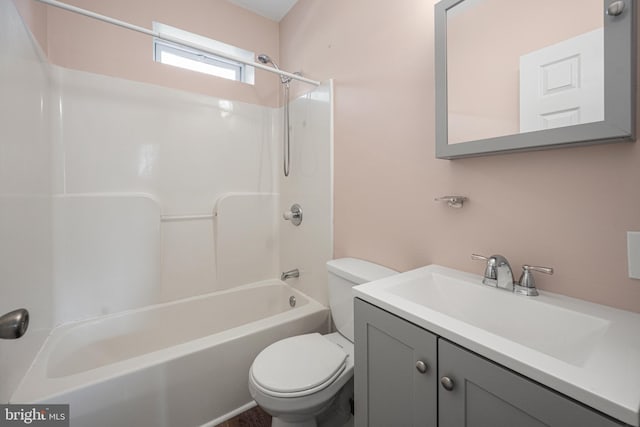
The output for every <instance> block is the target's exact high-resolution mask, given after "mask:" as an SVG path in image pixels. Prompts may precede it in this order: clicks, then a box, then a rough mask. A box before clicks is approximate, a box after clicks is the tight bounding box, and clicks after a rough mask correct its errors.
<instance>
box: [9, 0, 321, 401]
mask: <svg viewBox="0 0 640 427" xmlns="http://www.w3.org/2000/svg"><path fill="white" fill-rule="evenodd" d="M0 8H1V10H0V20H1V21H2V22H0V28H1V30H0V31H1V32H0V36H1V38H0V63H1V64H2V65H3V67H2V68H0V82H1V83H0V84H1V85H2V89H3V93H6V94H9V96H3V97H2V98H1V99H0V108H2V110H3V111H4V112H5V114H3V115H2V116H1V117H0V124H1V126H0V132H2V137H1V138H0V144H1V145H0V149H2V150H3V153H6V155H3V156H2V160H1V161H2V169H0V173H2V174H3V177H4V178H7V179H3V182H2V184H1V185H2V187H1V188H0V189H1V190H2V192H1V194H0V203H1V208H2V214H3V216H2V220H1V221H0V251H1V253H2V255H3V257H2V258H3V259H2V261H1V262H2V267H3V268H2V269H1V271H2V273H1V274H2V276H3V277H2V282H0V283H2V284H1V285H0V287H1V289H2V295H3V298H2V301H0V310H4V311H9V310H11V309H14V308H17V307H18V306H21V307H26V308H27V309H29V310H30V311H31V316H32V324H31V328H30V330H29V331H28V332H27V334H26V335H25V337H23V338H22V339H20V340H17V341H13V342H0V351H1V352H2V354H3V357H4V356H5V355H6V357H7V359H6V360H7V363H4V364H3V368H2V369H0V384H1V386H0V399H1V400H2V401H8V400H9V399H10V397H11V394H12V393H13V391H14V390H15V389H16V387H17V386H18V384H19V383H20V381H21V379H22V377H23V376H24V374H25V373H26V371H27V369H28V368H29V365H30V363H31V362H32V361H33V359H34V357H35V355H36V353H37V352H38V350H39V348H40V347H41V346H42V344H43V342H44V341H45V339H46V337H47V336H48V335H49V334H50V332H51V331H52V330H53V329H54V328H55V327H56V326H58V325H62V324H69V323H70V322H76V321H81V320H83V319H89V318H99V317H101V316H105V315H112V314H114V313H120V312H125V311H128V310H137V309H142V308H145V307H149V306H151V305H155V304H160V303H167V302H172V301H176V300H180V299H183V298H190V297H195V296H200V295H204V294H209V293H213V292H219V291H224V290H226V289H229V288H234V287H237V286H242V285H246V284H248V283H252V282H257V281H260V280H267V279H274V278H277V277H279V274H280V272H281V271H283V270H289V269H291V268H299V269H300V271H301V277H300V278H299V279H294V280H291V281H290V284H292V285H293V286H295V287H296V288H298V289H299V290H301V291H302V292H304V293H305V294H306V295H308V296H310V297H312V298H313V299H315V300H317V301H318V302H319V303H321V304H323V305H326V303H327V296H326V289H325V288H326V272H325V268H324V263H325V262H326V260H328V259H330V258H331V256H332V238H331V236H332V214H331V212H332V208H331V204H332V178H331V168H332V137H331V131H332V108H331V105H332V104H331V98H332V97H331V91H332V89H331V84H330V82H328V83H325V84H323V85H321V86H320V87H319V88H317V89H315V90H312V91H311V92H308V93H307V94H305V95H303V96H301V97H299V98H298V99H296V100H294V101H292V103H291V126H292V128H291V137H292V155H291V158H292V167H291V176H290V177H289V178H287V179H284V178H283V177H282V176H281V170H282V164H281V159H282V152H281V150H282V131H281V123H282V116H281V115H282V109H281V108H280V109H279V108H273V107H269V106H260V105H255V104H249V103H245V102H238V101H234V100H228V99H222V98H215V97H211V96H207V95H200V94H194V93H187V92H182V91H179V90H175V89H168V88H164V87H160V86H154V85H150V84H145V83H139V82H134V81H130V80H124V79H118V78H114V77H108V76H104V75H98V74H92V73H87V72H82V71H75V70H70V69H66V68H62V67H58V66H53V65H49V64H48V63H47V61H46V60H45V59H43V58H44V55H42V53H41V52H39V50H38V47H37V44H36V43H34V41H33V39H32V38H31V36H30V34H29V33H28V31H27V30H26V29H25V27H24V25H23V23H22V21H21V20H20V17H19V15H18V14H17V12H16V10H15V8H14V7H13V4H12V2H10V1H8V0H0ZM273 84H274V87H275V85H276V84H277V82H276V81H275V80H274V82H273ZM293 202H297V203H300V204H301V205H302V206H303V207H304V208H305V214H308V215H307V216H305V222H304V224H303V226H302V227H297V228H296V227H293V226H291V224H290V223H289V222H286V221H283V220H282V219H281V215H282V212H284V211H285V210H286V209H288V207H289V206H290V205H291V204H292V203H293ZM310 242H313V245H310ZM293 245H295V246H293ZM290 246H293V247H290ZM301 248H304V250H301ZM16 283H17V284H19V285H20V286H18V287H14V286H12V284H16ZM5 295H6V296H7V297H5ZM34 296H37V297H34ZM228 309H229V310H232V311H234V312H237V311H238V310H240V311H242V308H241V307H228ZM239 381H243V379H239Z"/></svg>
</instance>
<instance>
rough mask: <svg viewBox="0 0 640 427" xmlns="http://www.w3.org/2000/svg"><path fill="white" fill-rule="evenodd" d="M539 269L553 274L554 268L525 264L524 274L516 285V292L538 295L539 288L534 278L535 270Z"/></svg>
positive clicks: (541, 271) (532, 295)
mask: <svg viewBox="0 0 640 427" xmlns="http://www.w3.org/2000/svg"><path fill="white" fill-rule="evenodd" d="M534 271H537V272H540V273H544V274H553V268H551V267H539V266H535V265H523V266H522V275H521V276H520V280H518V284H517V285H516V286H515V289H514V292H515V293H517V294H520V295H527V296H531V297H534V296H537V295H539V294H538V290H537V289H536V281H535V279H534V278H533V272H534Z"/></svg>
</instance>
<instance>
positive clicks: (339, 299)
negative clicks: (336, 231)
mask: <svg viewBox="0 0 640 427" xmlns="http://www.w3.org/2000/svg"><path fill="white" fill-rule="evenodd" d="M327 270H328V281H329V283H328V285H329V307H330V309H331V315H332V317H333V322H334V324H335V326H336V329H337V330H338V332H334V333H331V334H327V335H320V334H318V333H313V334H305V335H298V336H294V337H290V338H285V339H283V340H280V341H278V342H275V343H273V344H271V345H270V346H268V347H267V348H265V349H264V350H262V352H260V354H258V356H257V357H256V358H255V360H254V361H253V364H252V365H251V369H250V370H249V392H250V393H251V397H253V399H254V400H255V401H256V403H258V405H259V406H260V407H262V409H264V410H265V411H266V412H268V413H269V414H270V415H271V416H272V417H273V419H272V423H271V425H272V427H315V426H317V425H318V421H317V418H318V417H319V416H320V415H321V414H323V412H325V410H326V409H328V408H329V406H330V405H331V404H332V403H333V402H334V400H336V397H337V396H338V395H339V394H340V393H341V392H342V394H344V393H350V394H349V396H352V395H353V381H351V379H352V378H353V362H354V357H353V294H352V291H351V288H352V287H353V286H356V285H360V284H362V283H366V282H370V281H372V280H377V279H382V278H384V277H388V276H391V275H393V274H397V272H396V271H394V270H391V269H389V268H386V267H382V266H380V265H377V264H373V263H370V262H368V261H363V260H359V259H355V258H341V259H335V260H331V261H329V262H327ZM345 386H346V387H345ZM347 387H349V388H350V390H347ZM343 388H344V390H343Z"/></svg>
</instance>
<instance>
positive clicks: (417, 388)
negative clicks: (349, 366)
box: [354, 265, 640, 427]
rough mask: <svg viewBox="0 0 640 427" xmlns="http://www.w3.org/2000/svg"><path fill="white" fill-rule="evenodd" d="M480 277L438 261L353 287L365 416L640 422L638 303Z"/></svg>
mask: <svg viewBox="0 0 640 427" xmlns="http://www.w3.org/2000/svg"><path fill="white" fill-rule="evenodd" d="M481 280H482V278H481V276H475V275H471V274H467V273H462V272H459V271H456V270H452V269H448V268H445V267H440V266H433V265H432V266H427V267H423V268H420V269H417V270H413V271H410V272H407V273H402V274H399V275H397V276H394V277H391V278H388V279H383V280H379V281H376V282H372V283H369V284H365V285H361V286H358V287H356V288H354V294H355V297H356V298H355V302H354V304H355V359H356V360H355V414H356V416H355V420H356V426H360V427H364V426H389V425H406V426H411V425H413V426H417V425H423V426H440V427H454V426H456V427H457V426H496V427H499V426H504V427H508V426H523V427H526V426H544V425H548V426H581V427H608V426H625V425H632V426H636V427H637V426H638V425H639V424H640V423H639V420H640V418H639V416H638V413H639V409H640V368H639V367H638V366H637V364H638V363H637V361H638V360H640V339H639V338H638V337H637V335H638V334H637V331H638V330H640V315H638V314H636V313H630V312H626V311H622V310H616V309H613V308H610V307H604V306H600V305H597V304H592V303H588V302H585V301H580V300H576V299H572V298H568V297H564V296H560V295H554V294H551V293H547V292H541V295H540V296H539V297H525V296H518V295H515V294H513V293H509V292H506V291H503V290H500V289H496V288H490V287H488V286H485V285H482V284H481ZM532 316H533V317H532Z"/></svg>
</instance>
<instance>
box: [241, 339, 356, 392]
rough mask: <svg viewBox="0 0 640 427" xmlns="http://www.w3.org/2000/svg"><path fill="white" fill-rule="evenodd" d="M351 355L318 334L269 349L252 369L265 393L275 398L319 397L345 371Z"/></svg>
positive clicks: (271, 346) (282, 342)
mask: <svg viewBox="0 0 640 427" xmlns="http://www.w3.org/2000/svg"><path fill="white" fill-rule="evenodd" d="M347 357H348V354H347V352H345V351H344V350H343V349H342V348H341V347H340V346H338V344H336V343H334V342H332V341H329V340H327V339H326V338H324V337H323V336H322V335H320V334H318V333H313V334H307V335H298V336H295V337H290V338H286V339H284V340H281V341H278V342H276V343H273V344H271V345H270V346H269V347H267V348H265V349H264V350H263V351H262V352H261V353H260V354H259V355H258V356H257V357H256V358H255V360H254V362H253V365H252V366H251V371H250V376H251V379H252V381H253V383H254V385H255V386H256V388H257V389H259V390H260V391H261V392H263V393H265V394H268V395H270V396H275V397H301V396H307V395H310V394H313V393H316V392H318V391H320V390H322V389H324V388H326V387H328V386H329V385H330V384H331V383H333V382H334V381H335V379H336V378H338V377H339V376H340V374H341V373H342V372H343V371H344V369H345V366H346V364H347Z"/></svg>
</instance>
